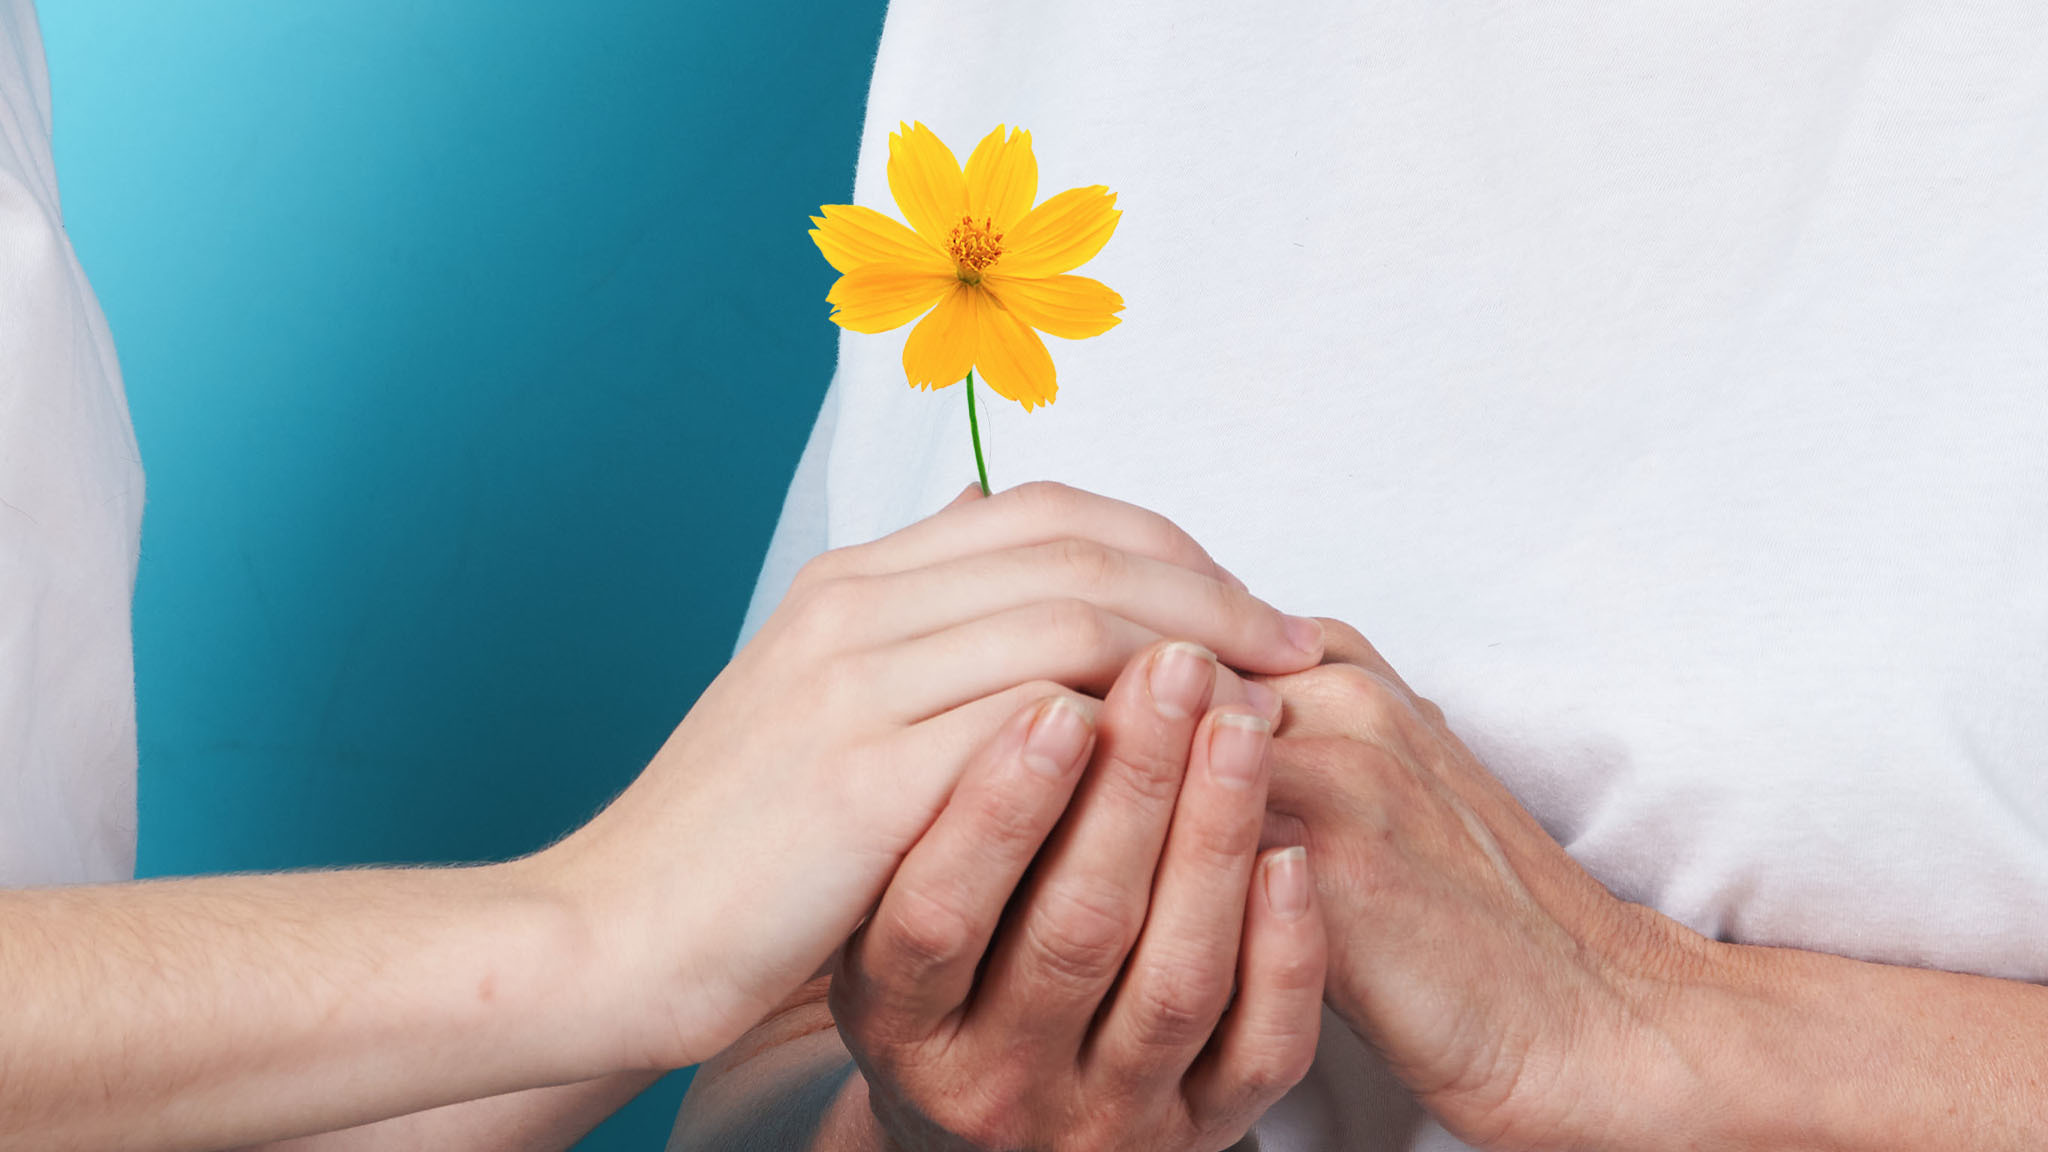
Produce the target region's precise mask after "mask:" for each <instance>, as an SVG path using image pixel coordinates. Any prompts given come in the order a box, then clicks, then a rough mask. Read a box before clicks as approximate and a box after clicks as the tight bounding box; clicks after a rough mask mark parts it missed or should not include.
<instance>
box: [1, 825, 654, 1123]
mask: <svg viewBox="0 0 2048 1152" xmlns="http://www.w3.org/2000/svg"><path fill="white" fill-rule="evenodd" d="M593 951H594V949H593V948H592V947H591V943H590V940H589V939H588V933H587V930H586V929H585V928H584V926H583V925H582V924H580V923H579V922H578V919H577V917H576V915H575V914H574V912H573V908H572V906H571V905H570V904H569V903H568V902H567V901H565V900H561V899H558V898H555V897H553V896H551V895H549V894H547V890H546V888H545V887H544V886H542V885H540V884H537V883H535V882H533V880H532V873H531V871H530V870H528V869H524V868H523V867H522V866H520V865H497V866H492V867H487V868H465V869H416V870H379V871H354V872H330V873H305V874H295V875H283V876H238V877H218V878H208V879H200V880H180V881H168V882H159V883H150V884H136V885H123V886H112V887H82V888H68V889H63V888H60V889H36V890H26V891H17V892H5V893H0V986H4V987H5V989H6V996H5V1003H6V1009H5V1019H6V1026H5V1027H4V1028H0V1148H6V1149H12V1148H24V1149H26V1148H33V1149H38V1150H47V1149H67V1148H80V1149H95V1150H99V1149H138V1148H161V1149H178V1148H194V1149H197V1148H219V1147H224V1146H232V1145H237V1144H247V1143H251V1142H254V1141H259V1140H266V1139H276V1138H280V1137H285V1136H290V1135H296V1134H301V1133H308V1132H320V1131H328V1130H333V1129H341V1128H346V1127H349V1126H351V1125H357V1124H362V1123H365V1122H368V1121H372V1120H377V1119H381V1118H384V1117H389V1116H396V1115H400V1114H404V1113H411V1112H419V1111H422V1110H425V1109H431V1108H435V1107H438V1106H441V1105H445V1104H449V1103H453V1102H457V1101H462V1100H473V1099H477V1098H480V1097H486V1096H492V1095H497V1094H501V1093H505V1092H510V1091H515V1090H519V1089H523V1088H530V1087H536V1086H541V1085H549V1084H562V1083H569V1082H574V1081H579V1080H585V1079H589V1078H591V1077H594V1076H597V1075H601V1074H604V1073H607V1072H609V1071H611V1070H612V1069H613V1066H614V1063H615V1061H614V1056H615V1053H613V1052H611V1051H609V1050H608V1047H607V1037H606V1036H605V1035H604V1034H603V1029H602V1026H601V1024H600V1022H601V1021H603V1020H605V1018H606V1014H607V1012H608V1011H609V1009H608V1007H607V1006H605V1005H601V1004H599V1003H597V998H598V995H599V993H598V992H597V991H596V990H597V989H599V988H601V987H602V985H603V983H604V982H603V980H602V979H601V978H599V975H598V973H597V971H596V966H595V959H596V958H595V957H594V956H593V955H592V952H593Z"/></svg>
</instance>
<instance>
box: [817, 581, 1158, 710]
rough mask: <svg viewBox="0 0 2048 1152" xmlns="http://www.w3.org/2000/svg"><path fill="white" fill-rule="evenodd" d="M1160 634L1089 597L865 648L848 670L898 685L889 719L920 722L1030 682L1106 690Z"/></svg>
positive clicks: (877, 681) (1004, 613)
mask: <svg viewBox="0 0 2048 1152" xmlns="http://www.w3.org/2000/svg"><path fill="white" fill-rule="evenodd" d="M1159 639H1160V636H1159V633H1157V632H1154V631H1152V630H1151V629H1150V628H1146V627H1143V626H1141V625H1138V624H1134V623H1132V622H1131V621H1129V620H1126V619H1124V618H1123V617H1122V616H1119V615H1117V614H1116V613H1114V612H1111V611H1109V610H1107V609H1105V608H1100V607H1097V606H1096V605H1094V604H1090V603H1088V602H1087V601H1086V600H1041V601H1038V602H1036V603H1031V604H1025V605H1023V606H1021V607H1017V608H1010V609H1006V610H1004V611H1001V612H997V613H995V614H993V615H989V616H983V617H981V618H979V619H975V620H970V621H968V622H966V623H964V624H958V625H955V626H953V627H951V628H948V629H945V630H944V631H941V632H935V633H933V634H932V635H930V636H921V637H918V638H917V639H915V640H908V641H905V642H903V643H901V644H895V645H892V646H890V647H887V648H882V649H877V650H875V651H872V652H864V653H859V654H857V655H855V656H853V657H849V660H850V661H851V667H850V668H849V669H848V670H847V672H846V673H845V674H846V675H849V676H854V677H857V678H858V679H859V680H860V682H861V683H863V684H887V685H890V686H891V691H890V693H889V694H888V698H887V700H886V701H884V707H885V708H887V710H888V716H887V719H889V720H892V721H896V722H901V723H916V722H918V721H921V720H924V719H926V718H928V717H931V716H936V715H938V714H939V713H941V712H944V711H947V710H949V709H952V708H957V707H959V706H960V705H962V704H965V703H967V702H968V701H970V700H974V699H976V698H978V697H982V696H986V695H989V694H991V693H994V692H1000V691H1003V690H1004V689H1006V688H1009V687H1010V686H1012V685H1014V684H1020V683H1023V682H1025V681H1029V680H1050V681H1053V682H1054V683H1058V684H1064V685H1066V686H1068V687H1070V688H1075V689H1078V690H1080V691H1083V692H1087V693H1089V694H1091V695H1096V696H1100V695H1103V694H1105V693H1107V692H1108V691H1109V688H1110V685H1112V684H1114V683H1115V682H1116V678H1117V675H1118V673H1120V672H1121V671H1122V670H1123V669H1124V667H1125V665H1127V664H1128V663H1129V662H1130V660H1131V658H1132V657H1134V656H1136V655H1137V654H1138V653H1139V652H1140V651H1142V650H1143V649H1144V648H1145V647H1146V646H1148V645H1151V644H1156V643H1158V641H1159Z"/></svg>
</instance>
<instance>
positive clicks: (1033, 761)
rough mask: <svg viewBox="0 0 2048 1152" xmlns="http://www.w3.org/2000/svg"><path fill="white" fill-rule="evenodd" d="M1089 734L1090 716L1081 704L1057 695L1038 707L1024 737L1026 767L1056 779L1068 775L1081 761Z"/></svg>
mask: <svg viewBox="0 0 2048 1152" xmlns="http://www.w3.org/2000/svg"><path fill="white" fill-rule="evenodd" d="M1089 734H1090V733H1089V724H1088V717H1087V716H1085V715H1083V714H1082V713H1081V708H1080V706H1079V705H1077V704H1075V703H1074V702H1073V701H1072V700H1069V699H1067V698H1066V697H1064V696H1055V697H1053V699H1052V700H1051V701H1049V702H1048V703H1047V704H1046V705H1045V706H1044V707H1043V708H1040V709H1039V710H1038V718H1037V719H1036V720H1033V721H1032V722H1031V732H1030V734H1029V735H1027V736H1025V737H1024V766H1025V767H1026V768H1029V769H1031V770H1032V771H1033V772H1036V773H1038V774H1039V775H1040V776H1047V777H1051V778H1053V779H1055V780H1056V779H1058V778H1060V777H1061V776H1065V775H1066V774H1067V773H1068V772H1070V771H1072V770H1073V769H1074V766H1075V765H1076V764H1079V763H1080V761H1081V753H1082V752H1084V751H1086V750H1087V748H1088V737H1089Z"/></svg>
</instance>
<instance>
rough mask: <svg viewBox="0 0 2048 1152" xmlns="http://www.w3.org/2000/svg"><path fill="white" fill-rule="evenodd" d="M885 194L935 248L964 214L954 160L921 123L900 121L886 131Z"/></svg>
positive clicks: (962, 186)
mask: <svg viewBox="0 0 2048 1152" xmlns="http://www.w3.org/2000/svg"><path fill="white" fill-rule="evenodd" d="M889 193H890V195H892V196H894V197H896V208H897V210H898V211H900V212H902V213H903V218H904V219H905V220H908V221H910V226H911V227H912V228H915V229H917V232H918V235H920V236H923V237H924V238H925V239H926V240H929V241H931V242H932V243H933V244H934V245H936V246H938V247H939V248H944V247H945V246H946V238H947V237H948V236H950V235H952V233H953V229H954V227H955V226H957V225H958V224H959V223H960V219H961V217H963V216H965V215H967V181H966V179H965V178H964V177H962V176H961V174H960V161H958V160H956V159H954V158H953V151H952V149H950V148H948V147H946V143H945V141H943V140H941V139H939V137H938V134H937V133H935V132H933V131H932V130H931V129H929V128H927V127H925V126H924V125H923V124H905V125H902V126H901V127H900V128H899V130H898V131H896V132H893V133H891V134H890V135H889Z"/></svg>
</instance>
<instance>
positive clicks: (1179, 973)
mask: <svg viewBox="0 0 2048 1152" xmlns="http://www.w3.org/2000/svg"><path fill="white" fill-rule="evenodd" d="M1135 992H1136V998H1137V1005H1136V1007H1137V1013H1136V1029H1135V1030H1136V1039H1137V1043H1138V1045H1139V1046H1140V1047H1142V1048H1147V1049H1154V1050H1156V1049H1167V1050H1182V1049H1187V1048H1195V1047H1199V1046H1201V1045H1202V1044H1204V1043H1206V1042H1207V1041H1208V1039H1209V1034H1210V1033H1211V1032H1214V1031H1215V1030H1216V1021H1217V1020H1219V1019H1221V1018H1222V1016H1223V1009H1224V1007H1225V1006H1226V1005H1227V1004H1228V1003H1229V1000H1230V983H1229V981H1228V980H1227V979H1224V978H1221V977H1220V976H1219V974H1217V973H1213V972H1204V971H1201V970H1199V969H1197V968H1182V969H1175V970H1171V971H1160V972H1154V973H1150V974H1148V975H1147V977H1146V979H1145V980H1144V982H1143V983H1142V984H1140V985H1139V986H1138V987H1137V988H1136V990H1135ZM1148 1066H1149V1062H1148Z"/></svg>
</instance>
